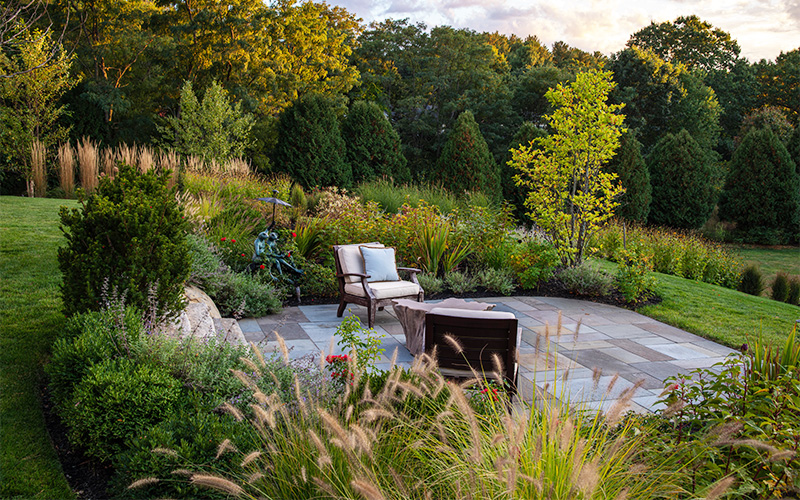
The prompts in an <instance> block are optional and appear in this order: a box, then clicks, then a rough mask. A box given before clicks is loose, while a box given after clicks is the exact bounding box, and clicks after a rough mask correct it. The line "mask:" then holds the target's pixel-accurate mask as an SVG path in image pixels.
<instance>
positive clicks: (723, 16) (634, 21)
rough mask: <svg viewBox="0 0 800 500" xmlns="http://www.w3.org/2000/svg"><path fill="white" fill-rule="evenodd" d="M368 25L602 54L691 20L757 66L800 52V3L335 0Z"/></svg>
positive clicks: (788, 0)
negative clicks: (388, 23) (447, 30)
mask: <svg viewBox="0 0 800 500" xmlns="http://www.w3.org/2000/svg"><path fill="white" fill-rule="evenodd" d="M330 3H332V4H335V5H340V6H342V7H345V8H346V9H347V10H348V11H350V12H351V13H353V14H355V15H356V16H358V17H361V18H362V19H363V20H364V21H365V22H370V21H382V20H384V19H387V18H392V19H404V18H409V20H410V21H412V22H424V23H425V24H426V25H428V27H429V28H430V27H433V26H438V25H449V26H453V27H456V28H470V29H474V30H476V31H490V32H493V31H500V32H501V33H506V34H511V33H514V34H516V35H519V36H522V37H524V36H527V35H529V34H530V35H536V36H538V37H539V39H540V40H541V41H542V42H543V43H545V44H546V45H547V46H548V47H550V46H552V44H553V42H555V41H558V40H563V41H565V42H567V43H568V44H570V45H572V46H575V47H578V48H580V49H583V50H586V51H589V52H592V51H595V50H599V51H601V52H603V53H605V54H610V53H612V52H616V51H617V50H620V49H621V48H623V47H624V45H625V42H627V40H628V38H629V37H630V35H631V34H632V33H634V32H636V31H638V30H639V29H641V28H642V27H644V26H647V25H648V24H650V21H656V22H663V21H674V20H675V19H676V18H677V17H679V16H683V15H691V14H696V15H697V16H699V17H700V19H702V20H704V21H708V22H710V23H711V24H713V25H714V27H716V28H720V29H722V30H724V31H727V32H728V33H730V34H731V36H732V37H733V38H734V39H735V40H737V41H738V42H739V46H740V47H741V48H742V55H743V56H744V57H746V58H748V59H749V60H750V62H756V61H758V60H760V59H762V58H766V59H773V60H774V59H775V57H776V56H777V55H778V54H780V52H781V51H784V52H788V51H790V50H793V49H796V48H798V47H800V0H749V1H744V0H705V1H703V2H693V1H691V0H640V1H637V2H631V1H630V0H628V1H622V0H578V1H572V0H571V1H545V0H533V1H520V0H379V1H370V0H337V1H332V2H330Z"/></svg>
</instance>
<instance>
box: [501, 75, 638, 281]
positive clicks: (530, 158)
mask: <svg viewBox="0 0 800 500" xmlns="http://www.w3.org/2000/svg"><path fill="white" fill-rule="evenodd" d="M613 87H614V83H613V82H612V81H611V73H610V72H601V71H597V70H592V71H587V72H585V73H580V74H578V76H577V79H576V80H575V82H573V83H571V84H569V85H567V86H564V85H561V84H559V85H558V87H556V88H555V89H550V90H549V91H548V92H547V94H546V95H545V97H546V98H547V100H548V101H550V103H551V104H552V105H553V107H554V108H556V110H555V111H554V112H553V114H551V115H547V116H546V117H545V118H546V119H547V122H548V123H549V124H550V127H551V128H552V130H553V133H552V134H551V135H548V136H547V137H541V138H539V139H536V140H534V141H532V142H531V143H530V144H529V145H528V146H522V147H520V148H519V149H512V150H511V161H510V162H509V166H511V167H513V168H515V169H517V170H519V173H518V174H517V175H516V176H515V177H514V180H515V182H516V184H517V186H520V187H524V188H527V189H529V190H530V192H529V193H528V197H527V198H526V200H525V206H526V208H527V209H528V210H530V212H528V215H529V216H530V217H531V220H532V221H533V222H534V223H535V224H536V225H537V226H539V227H540V228H541V229H542V230H544V231H545V232H546V234H547V236H548V238H549V239H550V241H551V242H552V243H553V246H554V247H555V249H556V251H557V252H558V256H559V257H560V258H561V262H562V263H563V264H564V265H565V266H575V265H578V264H580V263H581V260H582V259H583V253H584V249H585V247H586V244H587V243H588V241H589V238H590V236H591V235H592V233H593V232H594V231H595V230H597V228H598V227H600V226H601V225H602V224H603V223H604V222H605V221H607V220H608V219H609V218H611V217H612V216H613V215H614V208H615V207H616V206H617V205H618V203H617V201H615V199H616V198H617V197H618V196H619V195H620V194H621V193H622V192H624V189H623V188H622V187H621V186H620V185H619V183H618V182H617V175H616V174H613V173H609V172H605V171H603V170H601V167H602V166H603V165H604V164H605V163H606V162H608V160H609V159H610V158H611V157H612V156H613V155H614V152H615V151H616V149H617V148H618V147H619V137H620V135H621V134H622V132H624V131H625V129H624V128H623V126H622V122H623V120H624V119H625V116H624V115H621V114H619V113H617V111H619V110H620V109H621V108H622V107H623V105H621V104H615V105H610V104H608V94H609V92H610V91H611V90H612V89H613Z"/></svg>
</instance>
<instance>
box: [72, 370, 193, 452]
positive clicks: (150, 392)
mask: <svg viewBox="0 0 800 500" xmlns="http://www.w3.org/2000/svg"><path fill="white" fill-rule="evenodd" d="M178 391H179V386H178V381H177V380H175V379H174V378H172V377H171V376H170V375H169V373H168V372H167V371H166V370H165V369H164V368H163V367H159V366H155V365H150V364H137V363H135V362H134V361H133V360H131V359H128V358H119V359H106V360H104V361H101V362H99V363H97V364H94V365H92V366H91V367H90V368H89V370H88V371H87V373H86V375H85V376H84V377H83V378H82V379H81V381H80V382H79V383H78V384H77V385H76V386H75V391H74V393H73V396H72V400H71V401H70V404H69V406H67V407H66V409H65V412H64V413H63V418H64V421H65V423H66V425H67V426H68V427H69V436H70V441H72V442H73V443H74V444H76V445H78V446H80V447H82V448H85V449H86V453H87V455H89V456H90V457H93V458H96V459H98V460H101V461H108V460H110V459H111V457H113V456H114V455H115V454H117V453H119V452H120V451H121V450H122V447H123V443H124V440H125V439H127V438H128V437H129V436H135V435H138V434H139V433H141V432H142V431H144V430H145V429H147V428H148V427H150V426H151V425H154V424H156V423H158V422H160V421H162V420H164V419H167V418H170V417H171V416H172V412H173V405H174V404H175V402H176V400H177V399H178Z"/></svg>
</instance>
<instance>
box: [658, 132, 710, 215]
mask: <svg viewBox="0 0 800 500" xmlns="http://www.w3.org/2000/svg"><path fill="white" fill-rule="evenodd" d="M648 166H649V169H650V182H651V184H652V187H653V200H652V203H651V205H650V215H649V221H650V222H651V223H653V224H661V225H665V226H672V227H678V228H687V229H694V228H698V227H700V226H701V225H703V224H704V223H705V222H706V221H707V220H708V218H709V217H710V216H711V212H712V211H713V210H714V205H715V204H716V202H717V187H716V185H717V176H718V174H717V170H716V168H715V166H714V164H713V162H712V161H711V154H710V152H709V151H707V150H705V149H703V148H702V147H700V145H699V144H698V143H697V141H695V140H694V139H693V138H692V136H691V135H689V132H687V131H686V130H681V131H680V132H679V133H678V134H675V135H673V134H666V135H665V136H664V137H662V138H661V140H660V141H658V142H657V143H656V145H655V147H654V148H653V152H652V153H651V154H650V158H649V161H648Z"/></svg>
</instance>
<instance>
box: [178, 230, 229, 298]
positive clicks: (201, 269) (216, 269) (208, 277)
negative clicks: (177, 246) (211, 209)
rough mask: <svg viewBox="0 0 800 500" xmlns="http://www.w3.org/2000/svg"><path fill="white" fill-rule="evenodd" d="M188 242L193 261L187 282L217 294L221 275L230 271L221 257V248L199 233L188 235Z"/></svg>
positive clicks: (208, 292) (210, 293)
mask: <svg viewBox="0 0 800 500" xmlns="http://www.w3.org/2000/svg"><path fill="white" fill-rule="evenodd" d="M186 242H187V244H188V245H189V256H190V258H191V262H192V264H191V268H190V270H189V277H188V278H187V280H186V281H187V283H192V284H194V285H197V286H198V287H200V288H202V289H203V291H205V292H206V293H207V294H209V295H210V296H214V295H216V294H217V292H218V291H219V283H220V279H221V276H222V275H223V274H224V273H227V272H230V269H229V268H228V266H226V265H225V264H224V263H223V262H222V259H221V258H220V255H219V249H217V247H216V246H215V245H213V244H211V243H210V242H209V241H208V240H207V239H206V238H204V237H203V236H200V235H198V234H192V233H190V234H188V235H186Z"/></svg>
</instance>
